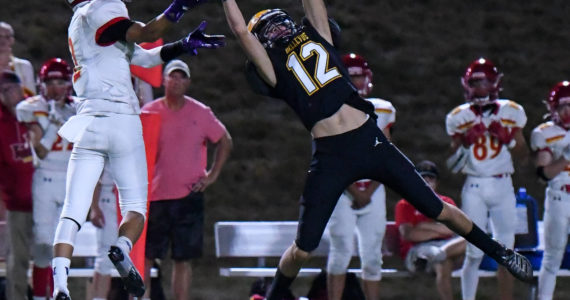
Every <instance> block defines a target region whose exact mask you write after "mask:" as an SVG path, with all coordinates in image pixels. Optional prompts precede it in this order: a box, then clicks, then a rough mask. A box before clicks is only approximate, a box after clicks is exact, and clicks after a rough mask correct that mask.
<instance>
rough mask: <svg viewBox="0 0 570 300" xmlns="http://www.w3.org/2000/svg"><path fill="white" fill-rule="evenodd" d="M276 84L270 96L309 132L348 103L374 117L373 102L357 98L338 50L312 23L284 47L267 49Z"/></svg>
mask: <svg viewBox="0 0 570 300" xmlns="http://www.w3.org/2000/svg"><path fill="white" fill-rule="evenodd" d="M267 53H268V55H269V58H270V59H271V62H272V64H273V69H274V70H275V75H276V78H277V84H276V85H275V87H274V88H273V89H272V90H271V96H273V97H276V98H281V99H283V100H285V101H286V102H287V104H288V105H289V106H291V108H293V110H294V111H295V112H296V113H297V115H298V116H299V118H301V121H302V122H303V125H305V127H306V128H307V129H308V130H311V128H312V127H313V126H314V125H315V124H316V123H317V122H318V121H320V120H322V119H325V118H328V117H330V116H332V115H333V114H334V113H335V112H337V111H338V110H339V109H340V107H341V106H342V105H343V104H345V103H347V104H350V105H351V106H354V107H356V108H359V109H361V110H363V111H364V112H366V113H369V114H371V115H372V114H373V112H374V108H373V107H372V105H370V103H368V102H366V101H365V100H364V99H362V98H360V97H359V96H358V93H357V91H356V88H354V86H353V85H352V83H351V82H350V76H349V75H348V71H347V70H346V68H345V67H344V65H343V64H342V60H341V56H340V55H339V53H338V51H337V50H336V49H335V48H334V46H333V45H331V44H330V43H329V42H327V41H326V40H325V39H324V38H323V37H321V36H320V35H319V33H318V32H317V31H316V29H314V28H313V27H312V26H311V25H310V24H309V25H306V26H302V27H301V28H299V30H298V31H297V33H296V34H295V35H294V36H293V37H292V38H291V39H290V41H289V43H288V44H286V45H284V46H279V45H274V46H273V47H272V48H267Z"/></svg>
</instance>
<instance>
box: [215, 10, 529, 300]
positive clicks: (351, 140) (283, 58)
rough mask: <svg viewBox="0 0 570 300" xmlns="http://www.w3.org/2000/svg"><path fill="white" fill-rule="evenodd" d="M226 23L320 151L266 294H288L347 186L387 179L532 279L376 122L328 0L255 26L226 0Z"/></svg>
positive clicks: (272, 14)
mask: <svg viewBox="0 0 570 300" xmlns="http://www.w3.org/2000/svg"><path fill="white" fill-rule="evenodd" d="M222 1H223V6H224V11H225V14H226V19H227V22H228V24H229V26H230V29H231V30H232V32H233V33H234V35H235V36H236V37H237V39H238V41H239V43H240V45H241V47H242V49H243V50H244V52H245V54H246V56H247V58H248V59H249V61H250V62H251V63H252V64H253V66H254V67H255V68H252V69H253V71H254V72H255V73H256V74H257V75H258V76H259V78H260V79H258V80H257V81H256V82H257V83H258V84H261V85H263V86H262V87H261V88H256V90H262V91H265V92H266V93H267V94H268V95H269V96H272V97H275V98H280V99H283V100H284V101H286V102H287V104H288V105H289V106H291V108H293V110H294V111H295V112H296V113H297V115H298V116H299V118H300V119H301V121H302V122H303V125H305V127H306V128H307V129H308V130H309V131H310V132H311V134H312V136H313V140H314V154H313V158H312V162H311V166H310V171H309V173H308V177H307V181H306V184H305V189H304V191H303V195H302V199H301V208H300V210H301V213H300V219H299V228H298V232H297V238H296V240H295V242H294V243H293V244H292V245H291V246H290V247H289V248H288V249H287V250H286V251H285V253H284V254H283V255H282V257H281V260H280V262H279V268H278V269H277V273H276V275H275V279H274V281H273V284H272V286H271V289H270V291H269V295H268V297H267V299H269V300H277V299H279V300H280V299H281V297H282V295H281V293H282V292H283V291H285V290H287V288H288V287H289V286H290V285H291V283H292V281H293V280H294V278H295V277H296V276H297V274H298V272H299V269H300V268H301V266H302V264H303V263H304V262H305V261H306V260H307V259H308V258H309V256H310V253H311V251H313V250H314V249H315V248H317V246H318V245H319V241H320V239H321V236H322V234H323V231H324V229H325V226H326V224H327V221H328V219H329V217H330V215H331V213H332V211H333V209H334V207H335V205H336V201H337V199H338V198H339V196H340V195H341V193H342V191H343V190H344V189H345V188H346V187H347V186H348V185H350V184H351V183H352V182H355V181H357V180H359V179H364V178H370V179H373V180H376V181H380V182H382V183H384V184H385V185H386V186H388V187H390V188H391V189H393V190H394V191H396V192H397V193H399V194H400V195H402V196H403V197H404V198H406V199H408V201H409V202H410V203H412V204H413V205H414V206H415V207H416V208H417V209H418V210H419V211H421V212H422V213H423V214H425V215H426V216H428V217H431V218H434V219H436V220H438V221H440V222H442V223H444V224H446V225H447V226H448V227H450V228H451V229H453V230H454V231H455V232H457V233H458V234H460V235H462V236H464V237H465V239H466V240H468V241H469V242H471V243H473V244H475V245H476V246H477V247H479V248H481V249H482V250H483V251H484V252H485V253H487V254H488V255H489V256H491V257H493V258H494V259H495V260H497V262H499V263H500V264H502V265H505V266H506V267H507V268H508V269H509V271H510V272H512V273H513V275H514V276H515V277H517V278H519V279H521V280H524V281H529V280H531V279H532V267H531V265H530V263H529V261H528V260H527V259H526V258H524V257H523V256H521V255H519V254H518V253H516V252H514V251H512V250H510V249H507V248H505V247H504V246H502V245H500V244H499V243H497V242H496V241H494V240H492V239H491V238H489V236H487V234H486V233H484V232H483V231H482V230H481V229H480V228H479V227H477V226H475V225H474V224H473V222H471V220H470V219H469V218H467V216H466V215H465V214H463V213H462V212H461V210H459V209H458V208H455V207H453V206H450V205H447V204H446V203H444V202H443V201H441V200H440V199H439V198H438V196H437V195H436V194H435V193H434V192H433V191H432V189H431V188H430V187H429V186H428V185H427V184H426V183H425V181H424V180H423V179H422V177H421V176H420V175H419V174H418V173H417V172H416V171H415V169H414V165H413V164H412V163H411V162H410V161H409V160H408V158H407V157H406V156H405V155H403V154H402V153H401V152H400V151H399V150H398V149H397V148H396V147H395V146H394V145H392V143H390V142H389V141H388V140H387V139H386V137H385V136H384V135H383V134H382V131H381V130H380V129H378V127H377V126H376V122H375V121H374V120H373V119H374V111H373V107H372V105H371V104H370V103H369V102H367V101H365V100H363V99H362V98H360V96H358V92H357V90H356V89H355V87H354V86H353V85H352V84H351V82H350V77H349V75H348V72H347V70H346V68H345V67H344V66H343V64H342V61H341V56H340V54H339V53H338V51H337V50H336V49H335V47H334V44H333V43H334V42H333V37H332V35H331V27H330V23H329V19H328V15H327V11H326V7H325V4H324V2H323V1H322V0H303V1H302V2H303V7H304V11H305V15H306V20H305V21H304V22H303V25H302V26H299V25H297V24H295V22H294V21H293V19H292V18H291V17H290V16H289V15H288V14H287V13H286V12H285V11H283V10H281V9H267V10H263V11H260V12H259V13H257V14H256V15H255V16H254V17H253V18H252V19H251V20H250V21H249V24H246V23H245V19H244V17H243V15H242V13H241V11H240V9H239V7H238V6H237V4H236V2H235V0H222Z"/></svg>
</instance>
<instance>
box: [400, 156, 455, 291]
mask: <svg viewBox="0 0 570 300" xmlns="http://www.w3.org/2000/svg"><path fill="white" fill-rule="evenodd" d="M416 169H417V170H418V173H420V175H422V177H423V178H424V180H425V181H426V183H427V184H428V185H429V186H430V187H431V188H432V189H433V190H434V191H436V190H437V183H438V179H439V171H438V169H437V166H436V165H435V163H433V162H431V161H427V160H424V161H422V162H420V163H418V164H417V165H416ZM439 197H440V198H441V200H443V201H445V202H447V203H449V204H451V205H456V204H455V202H454V201H453V199H451V198H449V197H447V196H443V195H439ZM395 215H396V226H398V230H399V231H400V251H401V252H400V255H401V256H402V259H404V262H405V265H406V268H407V269H408V270H409V271H410V272H416V271H419V270H418V267H419V266H418V265H423V266H425V267H426V269H427V270H429V271H431V270H433V271H435V274H436V287H437V291H438V293H439V297H440V299H442V300H451V299H453V290H452V288H451V272H452V271H453V267H454V265H455V264H456V262H457V261H458V260H459V259H461V258H462V257H463V254H464V253H465V245H466V242H465V240H464V239H463V238H462V237H457V236H455V234H454V232H453V231H451V230H450V229H449V228H447V226H445V225H443V224H441V223H439V222H436V221H434V220H433V219H430V218H428V217H426V216H425V215H424V214H422V213H421V212H419V211H418V210H417V209H416V208H414V207H413V206H412V205H411V204H410V203H409V202H408V201H406V200H405V199H401V200H400V201H398V203H397V204H396V213H395Z"/></svg>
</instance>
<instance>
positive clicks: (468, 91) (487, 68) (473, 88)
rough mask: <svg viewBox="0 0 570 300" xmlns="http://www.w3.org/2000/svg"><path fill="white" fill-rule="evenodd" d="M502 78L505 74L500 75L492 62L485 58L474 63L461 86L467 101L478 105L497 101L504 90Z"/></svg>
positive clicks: (463, 78)
mask: <svg viewBox="0 0 570 300" xmlns="http://www.w3.org/2000/svg"><path fill="white" fill-rule="evenodd" d="M502 77H503V74H502V73H499V71H498V70H497V67H495V65H494V64H493V63H492V62H491V61H489V60H487V59H485V58H479V59H477V60H475V61H473V62H472V63H471V64H470V65H469V67H467V70H466V71H465V74H464V75H463V77H461V85H462V86H463V89H465V100H467V102H470V103H473V104H477V105H484V104H487V103H490V102H492V101H495V100H497V98H499V92H500V91H501V90H502V88H501V78H502Z"/></svg>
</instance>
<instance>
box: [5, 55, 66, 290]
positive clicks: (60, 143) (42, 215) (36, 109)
mask: <svg viewBox="0 0 570 300" xmlns="http://www.w3.org/2000/svg"><path fill="white" fill-rule="evenodd" d="M71 73H72V71H71V68H70V67H69V65H68V64H67V63H66V62H65V61H64V60H62V59H61V58H52V59H50V60H48V61H46V62H45V63H44V64H43V65H42V67H41V69H40V74H39V80H40V95H37V96H33V97H30V98H27V99H26V100H24V101H22V102H20V103H18V105H17V106H16V115H17V117H18V120H19V121H20V122H24V123H25V124H26V125H27V126H28V129H29V130H30V134H31V142H32V145H33V149H34V153H35V157H36V170H35V172H34V177H33V180H32V199H33V207H34V210H33V213H34V215H33V220H34V247H33V257H34V269H33V276H32V277H33V286H34V290H33V295H34V300H38V299H45V298H46V296H47V295H51V288H52V278H51V275H52V272H51V267H50V263H51V260H52V258H53V252H52V242H53V238H54V235H55V228H56V226H57V223H58V221H59V215H60V214H61V209H62V207H63V200H64V198H65V176H66V172H67V163H68V161H69V157H70V155H71V149H72V146H73V145H71V144H70V143H68V142H67V141H65V140H63V139H62V138H61V137H60V136H59V135H58V134H57V131H58V130H59V128H60V127H61V125H62V124H63V123H64V122H65V121H67V119H69V118H70V117H71V116H72V115H75V104H74V102H73V98H72V96H71ZM48 287H49V292H48Z"/></svg>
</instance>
